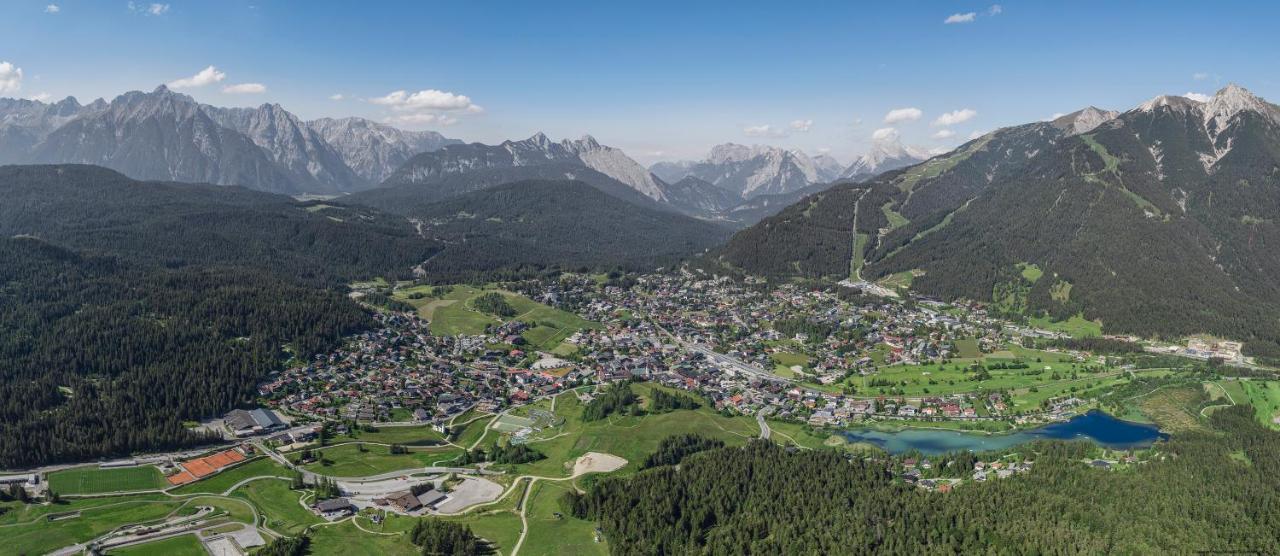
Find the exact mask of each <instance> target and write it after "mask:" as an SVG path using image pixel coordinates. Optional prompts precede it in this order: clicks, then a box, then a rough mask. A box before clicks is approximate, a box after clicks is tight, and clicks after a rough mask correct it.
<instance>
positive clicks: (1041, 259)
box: [721, 86, 1280, 354]
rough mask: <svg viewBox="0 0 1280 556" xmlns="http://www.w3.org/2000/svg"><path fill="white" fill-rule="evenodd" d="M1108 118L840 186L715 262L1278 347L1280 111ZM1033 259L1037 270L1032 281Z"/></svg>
mask: <svg viewBox="0 0 1280 556" xmlns="http://www.w3.org/2000/svg"><path fill="white" fill-rule="evenodd" d="M1099 113H1100V111H1096V110H1095V111H1081V112H1079V113H1077V114H1075V115H1073V118H1068V119H1060V120H1057V121H1055V122H1045V123H1034V124H1028V125H1024V126H1018V127H1012V128H1006V129H1002V130H998V131H996V132H993V133H991V134H988V135H987V136H985V137H982V138H980V139H977V140H975V141H971V142H970V143H968V144H966V145H963V146H961V147H960V148H959V149H957V150H956V151H954V152H952V153H949V154H947V155H942V156H940V157H936V158H934V159H931V160H929V161H927V162H924V163H922V164H919V165H916V166H912V167H910V168H906V169H903V170H900V171H896V172H892V173H890V174H887V175H882V176H881V177H879V178H877V179H875V180H872V181H870V182H867V183H862V184H854V185H840V186H837V187H836V188H833V189H831V190H829V191H826V192H823V193H820V194H817V195H814V196H811V197H809V198H807V199H805V200H802V201H801V202H799V203H797V204H796V205H793V206H791V207H789V208H788V209H786V210H784V211H783V212H781V213H779V214H778V215H776V216H774V217H772V218H769V219H766V220H764V221H762V222H761V223H760V224H758V225H757V226H755V227H753V228H751V229H748V230H745V231H743V232H741V233H739V234H738V235H737V236H735V238H734V239H733V240H732V241H731V242H730V243H729V244H728V245H727V246H726V247H725V249H724V250H723V251H722V253H721V256H722V257H723V259H724V260H725V261H727V262H729V263H731V264H734V265H737V266H740V267H742V268H744V269H746V270H748V271H750V272H757V273H762V274H769V275H774V276H807V277H828V278H844V277H848V276H849V275H850V274H860V276H861V277H862V278H867V279H877V278H881V277H884V276H887V275H889V274H893V273H897V272H904V271H915V274H916V277H915V279H914V283H913V285H912V287H913V289H916V290H918V291H921V292H923V293H927V294H933V295H939V296H944V297H949V298H954V297H966V298H971V299H976V300H986V301H992V302H994V303H995V305H996V307H997V308H998V309H1000V310H1005V311H1010V312H1020V313H1047V314H1050V315H1053V316H1055V317H1066V316H1070V315H1074V314H1077V313H1083V315H1084V316H1085V317H1087V318H1090V319H1101V320H1102V322H1103V324H1104V327H1105V329H1106V330H1107V331H1114V332H1132V333H1138V334H1144V335H1169V336H1179V335H1185V334H1190V333H1197V332H1211V333H1215V334H1219V335H1224V336H1228V337H1232V338H1237V339H1241V340H1246V341H1247V342H1248V347H1249V349H1250V350H1251V351H1252V352H1254V353H1263V354H1277V353H1280V344H1277V340H1280V326H1277V324H1280V322H1278V321H1277V318H1276V316H1275V315H1277V314H1280V279H1278V278H1277V276H1280V274H1278V272H1280V256H1277V255H1276V251H1275V246H1276V245H1280V228H1277V223H1276V219H1277V218H1278V217H1280V116H1277V114H1278V113H1280V110H1278V109H1277V108H1276V107H1275V106H1273V105H1271V104H1269V103H1266V102H1264V101H1262V100H1260V99H1258V98H1256V97H1254V96H1253V95H1251V94H1249V93H1248V92H1247V91H1244V90H1243V89H1241V88H1239V87H1235V86H1230V87H1227V88H1225V89H1223V90H1222V91H1220V92H1219V93H1218V94H1217V95H1215V97H1213V98H1212V99H1211V100H1210V101H1208V102H1204V103H1201V102H1196V101H1192V100H1190V99H1186V98H1182V97H1158V98H1156V99H1153V100H1152V101H1150V102H1148V103H1145V104H1144V105H1142V106H1141V107H1139V108H1136V109H1134V110H1130V111H1128V112H1125V113H1123V114H1119V115H1111V114H1106V113H1102V116H1099ZM1112 116H1114V117H1112ZM1108 117H1110V118H1111V119H1107V118H1108ZM1077 122H1079V123H1080V125H1077ZM855 209H856V210H855ZM855 212H856V217H855ZM855 227H856V234H857V235H858V236H861V239H860V240H856V237H857V236H856V235H855ZM855 244H856V245H855ZM855 247H858V248H855ZM1025 265H1036V266H1037V267H1038V268H1039V269H1040V270H1042V271H1043V275H1042V276H1040V277H1038V279H1036V280H1031V279H1028V278H1025V277H1024V276H1023V274H1022V272H1021V268H1022V267H1024V266H1025ZM855 271H856V272H855Z"/></svg>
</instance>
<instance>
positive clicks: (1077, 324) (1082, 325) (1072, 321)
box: [1027, 315, 1102, 338]
mask: <svg viewBox="0 0 1280 556" xmlns="http://www.w3.org/2000/svg"><path fill="white" fill-rule="evenodd" d="M1027 322H1028V323H1029V324H1030V325H1031V326H1034V327H1036V328H1041V329H1044V330H1052V331H1054V332H1062V333H1063V334H1067V335H1070V336H1071V337H1073V338H1087V337H1090V336H1101V335H1102V323H1101V322H1099V321H1095V320H1088V319H1086V318H1084V316H1082V315H1076V316H1073V317H1071V318H1069V319H1067V320H1064V321H1054V320H1050V319H1049V317H1036V318H1033V319H1029V320H1028V321H1027Z"/></svg>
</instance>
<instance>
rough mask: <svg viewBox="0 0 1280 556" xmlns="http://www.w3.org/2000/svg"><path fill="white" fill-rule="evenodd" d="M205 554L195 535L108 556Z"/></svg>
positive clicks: (183, 536)
mask: <svg viewBox="0 0 1280 556" xmlns="http://www.w3.org/2000/svg"><path fill="white" fill-rule="evenodd" d="M204 554H205V550H204V545H203V544H201V543H200V540H199V539H197V538H196V535H195V534H194V533H192V534H190V535H180V536H177V537H170V538H167V539H162V540H158V541H153V542H149V543H143V544H135V545H133V546H126V547H124V548H118V549H115V550H112V551H109V552H107V555H108V556H203V555H204Z"/></svg>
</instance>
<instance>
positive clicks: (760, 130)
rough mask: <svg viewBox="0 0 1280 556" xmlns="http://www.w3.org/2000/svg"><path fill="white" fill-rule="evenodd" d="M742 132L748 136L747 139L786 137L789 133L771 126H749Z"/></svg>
mask: <svg viewBox="0 0 1280 556" xmlns="http://www.w3.org/2000/svg"><path fill="white" fill-rule="evenodd" d="M742 132H743V133H745V134H747V137H786V136H787V132H785V131H783V130H781V129H778V128H776V127H773V126H771V125H769V124H764V125H751V126H747V127H744V128H742Z"/></svg>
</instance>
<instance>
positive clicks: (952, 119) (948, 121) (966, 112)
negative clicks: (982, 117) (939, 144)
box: [933, 108, 978, 126]
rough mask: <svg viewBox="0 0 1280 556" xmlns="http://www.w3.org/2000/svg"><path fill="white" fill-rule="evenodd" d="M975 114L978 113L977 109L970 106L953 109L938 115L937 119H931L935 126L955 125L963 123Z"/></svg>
mask: <svg viewBox="0 0 1280 556" xmlns="http://www.w3.org/2000/svg"><path fill="white" fill-rule="evenodd" d="M977 115H978V111H977V110H974V109H972V108H961V109H959V110H953V111H951V112H947V113H946V114H943V115H941V116H938V119H936V120H934V121H933V125H937V126H948V125H956V124H959V123H964V122H967V121H969V120H972V119H973V117H974V116H977Z"/></svg>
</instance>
